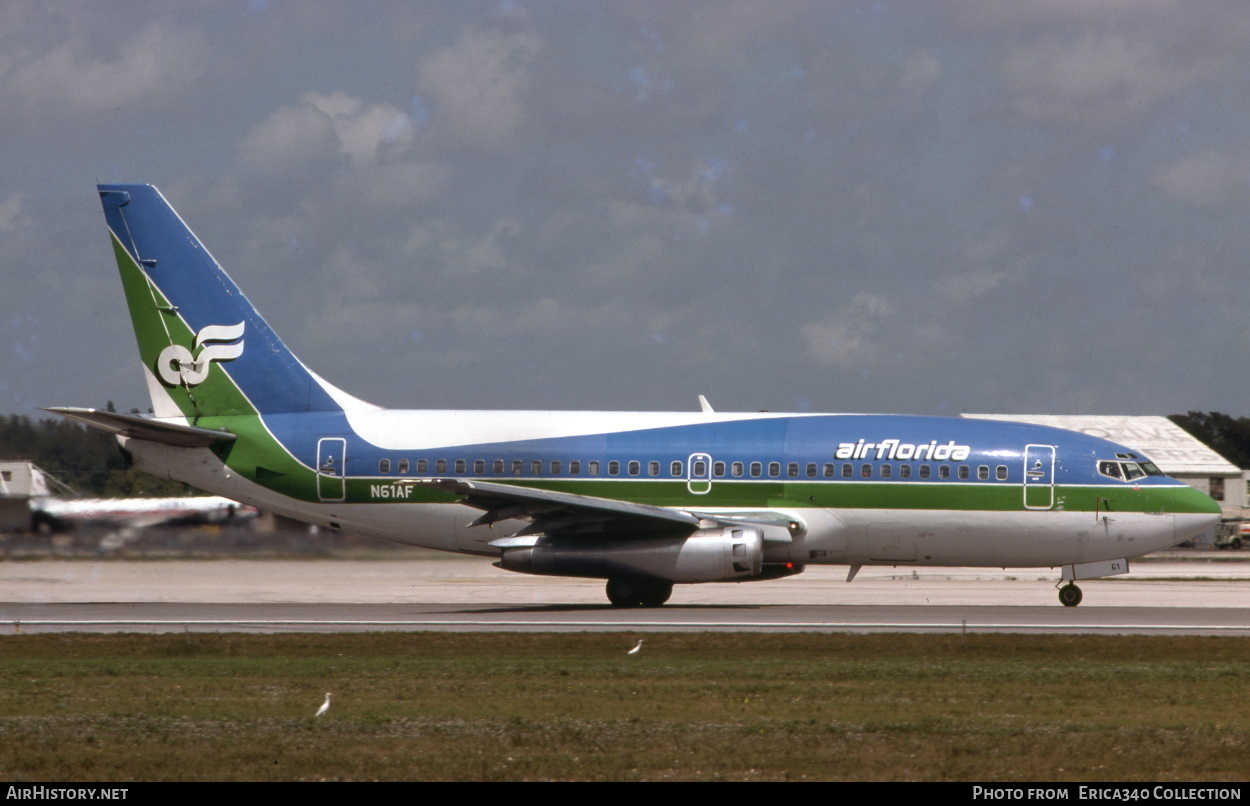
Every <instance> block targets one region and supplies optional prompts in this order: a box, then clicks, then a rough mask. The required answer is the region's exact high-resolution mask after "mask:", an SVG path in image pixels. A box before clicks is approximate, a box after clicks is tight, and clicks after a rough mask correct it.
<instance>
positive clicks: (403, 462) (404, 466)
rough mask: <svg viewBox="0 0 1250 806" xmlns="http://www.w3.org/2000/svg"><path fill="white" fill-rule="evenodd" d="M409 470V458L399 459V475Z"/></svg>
mask: <svg viewBox="0 0 1250 806" xmlns="http://www.w3.org/2000/svg"><path fill="white" fill-rule="evenodd" d="M407 472H408V460H407V459H400V460H399V475H401V476H403V475H405V474H407Z"/></svg>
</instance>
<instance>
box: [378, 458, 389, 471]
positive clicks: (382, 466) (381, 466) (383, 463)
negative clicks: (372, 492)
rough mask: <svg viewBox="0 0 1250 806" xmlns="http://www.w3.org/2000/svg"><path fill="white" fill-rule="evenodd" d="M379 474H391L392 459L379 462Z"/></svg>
mask: <svg viewBox="0 0 1250 806" xmlns="http://www.w3.org/2000/svg"><path fill="white" fill-rule="evenodd" d="M378 472H379V473H383V474H385V473H390V472H391V460H390V459H381V460H379V461H378Z"/></svg>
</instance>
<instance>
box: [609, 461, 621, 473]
mask: <svg viewBox="0 0 1250 806" xmlns="http://www.w3.org/2000/svg"><path fill="white" fill-rule="evenodd" d="M620 474H621V463H620V462H618V461H616V460H615V459H613V460H612V461H610V462H608V475H609V476H619V475H620Z"/></svg>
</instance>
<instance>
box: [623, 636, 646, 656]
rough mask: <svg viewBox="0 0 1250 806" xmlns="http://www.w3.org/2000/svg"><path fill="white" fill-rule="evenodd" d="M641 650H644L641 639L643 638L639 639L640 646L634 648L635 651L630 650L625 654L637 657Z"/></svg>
mask: <svg viewBox="0 0 1250 806" xmlns="http://www.w3.org/2000/svg"><path fill="white" fill-rule="evenodd" d="M640 649H642V639H641V638H639V639H638V646H636V647H634V648H633V649H631V650H629V651H628V652H626V653H625V654H626V655H637V654H638V650H640Z"/></svg>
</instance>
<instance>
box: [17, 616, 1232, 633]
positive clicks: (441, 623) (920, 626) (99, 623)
mask: <svg viewBox="0 0 1250 806" xmlns="http://www.w3.org/2000/svg"><path fill="white" fill-rule="evenodd" d="M122 625H128V626H136V627H175V628H176V627H251V628H267V627H500V628H516V627H531V628H536V627H561V628H569V627H594V628H615V629H640V628H652V629H655V628H674V627H675V628H686V629H749V630H753V631H754V630H769V629H774V630H775V629H794V630H813V629H824V630H873V629H876V630H1052V631H1060V632H1063V631H1069V632H1070V631H1088V630H1097V631H1107V632H1116V631H1123V632H1138V631H1147V630H1151V631H1162V632H1169V631H1175V632H1250V625H1228V624H1197V625H1195V624H1187V625H1180V624H1077V623H1069V624H1059V623H1032V624H1031V623H1012V622H1002V623H986V624H976V623H948V622H855V621H521V620H512V621H509V620H499V619H492V620H469V619H463V620H462V619H442V620H436V619H421V620H404V621H398V620H397V621H380V620H343V619H338V620H325V619H262V620H234V619H179V620H162V619H81V620H79V619H40V620H30V621H25V620H14V621H13V626H14V629H15V630H20V629H21V628H22V627H28V628H37V627H104V626H122Z"/></svg>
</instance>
